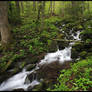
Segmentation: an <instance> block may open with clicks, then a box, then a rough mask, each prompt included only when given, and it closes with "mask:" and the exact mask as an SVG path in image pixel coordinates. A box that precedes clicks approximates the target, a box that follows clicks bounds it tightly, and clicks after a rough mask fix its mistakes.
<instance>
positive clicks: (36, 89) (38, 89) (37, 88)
mask: <svg viewBox="0 0 92 92" xmlns="http://www.w3.org/2000/svg"><path fill="white" fill-rule="evenodd" d="M42 85H43V84H42V83H40V84H39V85H36V86H35V87H34V88H33V89H32V91H41V90H42V87H43V86H42Z"/></svg>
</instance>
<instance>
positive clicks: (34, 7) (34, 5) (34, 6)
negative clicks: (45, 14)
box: [33, 1, 36, 12]
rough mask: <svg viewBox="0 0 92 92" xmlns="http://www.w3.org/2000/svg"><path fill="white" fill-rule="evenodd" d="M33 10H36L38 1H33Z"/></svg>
mask: <svg viewBox="0 0 92 92" xmlns="http://www.w3.org/2000/svg"><path fill="white" fill-rule="evenodd" d="M33 11H34V12H35V11H36V1H33Z"/></svg>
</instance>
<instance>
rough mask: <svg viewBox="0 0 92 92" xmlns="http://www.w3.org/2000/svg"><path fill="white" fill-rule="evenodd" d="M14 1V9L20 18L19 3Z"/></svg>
mask: <svg viewBox="0 0 92 92" xmlns="http://www.w3.org/2000/svg"><path fill="white" fill-rule="evenodd" d="M15 3H16V10H17V13H18V17H19V18H20V5H19V1H15Z"/></svg>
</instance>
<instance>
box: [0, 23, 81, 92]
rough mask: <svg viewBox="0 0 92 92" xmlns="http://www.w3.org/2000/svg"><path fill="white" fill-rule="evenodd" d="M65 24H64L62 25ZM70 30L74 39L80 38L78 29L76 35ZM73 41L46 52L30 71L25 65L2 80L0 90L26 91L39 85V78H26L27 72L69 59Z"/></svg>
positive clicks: (30, 72)
mask: <svg viewBox="0 0 92 92" xmlns="http://www.w3.org/2000/svg"><path fill="white" fill-rule="evenodd" d="M63 26H65V25H63ZM70 32H71V36H72V37H73V39H74V40H75V41H78V40H81V39H80V38H79V35H80V31H77V32H76V35H74V34H73V33H72V30H71V31H70ZM75 41H74V42H70V43H69V46H68V47H65V49H63V50H59V49H58V50H57V51H56V52H54V53H48V54H47V55H46V56H45V57H44V59H42V60H41V62H40V63H38V64H37V65H36V67H35V68H34V69H33V70H32V71H26V67H25V68H24V69H23V70H22V72H20V73H18V74H16V75H14V76H12V77H11V78H9V79H8V80H6V81H4V82H3V83H2V84H1V85H0V91H12V90H13V89H19V88H23V89H24V90H25V91H27V89H28V87H29V86H31V88H33V87H34V86H35V85H39V84H40V81H41V80H39V81H38V80H37V77H34V78H33V79H32V81H31V82H30V80H29V79H28V78H27V76H28V75H29V74H32V73H34V72H35V73H36V70H38V69H40V66H42V65H44V64H49V63H52V62H55V61H59V63H60V64H62V63H64V62H65V61H68V62H69V61H71V60H72V58H71V49H72V45H73V44H74V43H75ZM34 76H35V75H34Z"/></svg>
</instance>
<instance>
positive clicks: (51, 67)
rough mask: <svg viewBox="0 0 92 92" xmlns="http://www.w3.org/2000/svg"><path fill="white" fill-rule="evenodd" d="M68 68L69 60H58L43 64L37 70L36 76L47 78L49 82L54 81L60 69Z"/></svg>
mask: <svg viewBox="0 0 92 92" xmlns="http://www.w3.org/2000/svg"><path fill="white" fill-rule="evenodd" d="M68 68H70V62H64V63H63V64H60V63H59V62H58V61H56V62H52V63H50V64H47V65H43V66H41V67H40V69H39V70H38V71H37V73H38V78H43V79H46V80H49V81H48V82H49V83H55V82H56V81H57V77H58V76H59V73H60V70H62V69H68Z"/></svg>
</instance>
